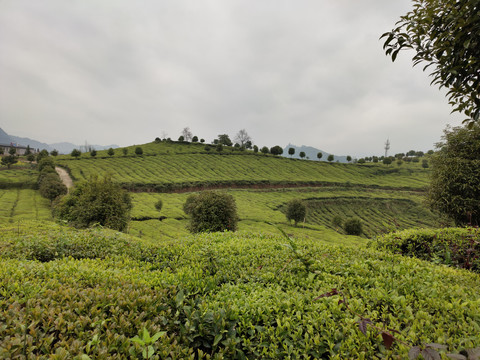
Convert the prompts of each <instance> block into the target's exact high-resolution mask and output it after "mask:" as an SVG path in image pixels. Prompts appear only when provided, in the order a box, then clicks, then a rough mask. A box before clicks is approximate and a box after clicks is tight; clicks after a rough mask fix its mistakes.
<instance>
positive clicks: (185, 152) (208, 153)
mask: <svg viewBox="0 0 480 360" xmlns="http://www.w3.org/2000/svg"><path fill="white" fill-rule="evenodd" d="M134 148H135V147H132V148H127V155H124V154H123V152H122V151H121V150H116V152H115V154H114V155H113V156H108V155H107V154H106V152H105V151H103V152H99V153H98V154H97V156H96V157H95V158H93V157H91V156H90V154H89V153H84V154H82V156H81V157H80V158H79V159H74V158H72V157H71V156H62V157H59V158H58V163H59V164H60V165H61V166H64V167H66V168H68V169H69V170H70V172H71V174H72V176H73V177H74V179H76V180H82V179H87V178H88V177H89V176H91V175H93V174H97V175H102V174H107V173H109V174H110V175H111V176H112V178H113V179H114V180H115V181H116V182H119V183H122V184H123V185H124V186H125V188H127V189H130V190H135V191H171V190H175V189H181V188H191V189H194V188H199V187H200V188H205V187H208V188H215V187H225V186H250V187H252V186H262V187H267V186H283V187H287V186H307V185H308V186H325V185H339V184H349V185H358V186H366V187H369V186H370V187H379V186H380V187H386V188H404V189H417V190H421V189H423V188H424V187H425V186H426V184H427V181H428V171H426V170H425V169H422V168H421V166H420V165H414V164H412V165H410V164H409V165H404V166H401V167H398V166H396V165H391V166H386V165H383V164H365V165H360V164H342V163H325V162H317V161H307V160H296V159H288V158H284V157H277V156H273V155H264V154H260V153H257V154H256V153H253V152H252V151H239V150H235V149H234V148H225V149H224V150H223V151H222V152H221V153H218V152H217V151H215V148H211V149H210V150H206V149H205V146H204V145H200V144H189V143H187V144H172V143H170V144H169V143H163V142H161V143H149V144H145V145H142V148H143V155H142V156H136V155H135V153H134Z"/></svg>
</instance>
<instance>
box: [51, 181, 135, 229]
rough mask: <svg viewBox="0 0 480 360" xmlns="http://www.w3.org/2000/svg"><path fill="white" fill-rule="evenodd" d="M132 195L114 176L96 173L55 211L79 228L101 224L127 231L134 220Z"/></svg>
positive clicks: (81, 184)
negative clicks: (115, 181) (131, 213)
mask: <svg viewBox="0 0 480 360" xmlns="http://www.w3.org/2000/svg"><path fill="white" fill-rule="evenodd" d="M131 208H132V202H131V199H130V195H129V194H128V193H127V192H126V191H125V190H123V189H122V188H121V187H120V185H118V184H116V183H114V182H113V181H112V179H111V178H110V177H108V176H107V177H105V178H98V177H96V176H92V177H91V178H90V179H89V181H86V182H83V183H80V184H78V185H76V186H75V188H74V189H73V190H72V191H71V192H70V193H69V194H68V195H67V196H65V197H64V198H63V199H62V200H61V201H60V202H59V204H58V205H57V206H56V208H55V215H57V216H58V217H59V218H61V219H63V220H66V221H67V222H68V223H70V224H71V225H73V226H75V227H78V228H86V227H89V226H92V225H94V224H99V225H102V226H105V227H108V228H110V229H115V230H120V231H124V230H125V229H126V228H127V225H128V222H129V220H130V210H131Z"/></svg>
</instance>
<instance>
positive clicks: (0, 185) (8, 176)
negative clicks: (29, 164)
mask: <svg viewBox="0 0 480 360" xmlns="http://www.w3.org/2000/svg"><path fill="white" fill-rule="evenodd" d="M37 176H38V174H37V172H36V171H35V170H33V169H30V168H25V167H24V166H12V168H11V169H7V168H3V169H0V189H11V188H24V189H26V188H33V187H34V186H35V184H36V180H37Z"/></svg>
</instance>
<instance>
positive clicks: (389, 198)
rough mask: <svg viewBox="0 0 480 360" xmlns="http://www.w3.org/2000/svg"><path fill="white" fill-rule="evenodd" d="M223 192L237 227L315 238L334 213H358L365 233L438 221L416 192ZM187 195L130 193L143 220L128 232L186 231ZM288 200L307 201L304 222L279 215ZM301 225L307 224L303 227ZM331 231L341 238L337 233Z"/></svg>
mask: <svg viewBox="0 0 480 360" xmlns="http://www.w3.org/2000/svg"><path fill="white" fill-rule="evenodd" d="M226 192H227V193H228V194H231V195H232V196H233V197H234V198H235V201H236V204H237V208H238V214H239V217H240V224H239V228H240V229H241V230H245V231H257V230H259V231H262V229H263V231H270V232H275V231H276V230H275V228H273V227H270V226H269V225H267V224H266V223H267V222H269V223H274V224H277V225H280V226H282V227H283V226H284V230H286V231H290V232H293V233H295V234H297V235H299V234H305V235H307V233H308V235H309V236H311V235H313V236H316V237H317V238H320V237H322V236H324V235H325V234H323V232H324V230H325V228H328V229H332V230H338V229H335V228H334V227H333V225H332V219H333V217H334V216H335V215H340V216H341V217H342V218H343V219H347V218H349V217H353V216H357V217H360V218H361V219H362V221H363V224H364V229H365V230H366V231H365V233H366V235H367V236H373V235H375V234H379V233H382V232H385V231H387V230H391V229H405V228H407V227H436V226H438V225H439V223H438V217H437V216H436V214H433V213H431V212H430V211H428V210H427V209H425V207H424V206H423V204H422V197H421V194H418V193H416V192H408V191H398V190H397V191H389V190H381V189H368V190H365V189H355V188H345V187H344V188H342V187H326V188H305V189H281V190H227V191H226ZM188 195H189V194H185V193H182V194H175V193H168V194H148V193H138V194H133V205H134V206H133V211H132V217H133V219H134V220H135V219H136V220H144V221H132V223H131V225H130V229H131V231H132V233H133V234H135V235H141V236H147V237H150V238H154V239H159V238H162V237H177V236H185V235H187V234H188V232H187V231H186V229H185V226H186V222H187V217H186V215H185V213H184V212H183V204H184V203H185V201H186V199H187V197H188ZM160 199H161V200H162V202H163V208H162V211H161V212H160V213H159V212H158V211H157V210H156V209H155V206H154V205H155V203H156V202H157V201H158V200H160ZM292 199H304V200H305V203H306V204H307V218H306V224H304V225H303V226H300V227H298V228H293V227H291V226H289V225H288V223H287V221H286V218H285V207H286V204H287V203H288V202H289V201H290V200H292ZM160 216H162V217H164V219H163V220H162V221H159V220H157V219H158V218H159V217H160ZM148 219H151V220H148ZM145 220H146V221H145ZM258 224H260V227H259V225H258ZM305 226H306V227H307V228H310V229H307V230H305ZM310 230H312V232H313V233H314V234H312V232H311V231H310ZM315 232H316V234H315ZM321 233H322V234H321ZM335 234H336V235H337V236H338V241H339V242H341V241H342V239H341V238H342V236H341V235H340V234H337V233H335ZM330 236H331V235H327V237H330Z"/></svg>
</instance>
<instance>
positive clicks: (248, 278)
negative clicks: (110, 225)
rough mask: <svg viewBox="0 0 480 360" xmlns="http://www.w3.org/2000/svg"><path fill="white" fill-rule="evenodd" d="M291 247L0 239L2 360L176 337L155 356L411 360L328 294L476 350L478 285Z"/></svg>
mask: <svg viewBox="0 0 480 360" xmlns="http://www.w3.org/2000/svg"><path fill="white" fill-rule="evenodd" d="M294 243H295V246H297V247H298V250H297V251H296V252H294V251H292V250H291V249H289V246H288V245H289V242H288V240H286V239H285V238H282V237H278V236H274V237H272V236H265V235H259V234H256V235H248V234H230V233H226V234H212V235H200V236H196V237H193V236H189V237H186V238H182V239H175V240H171V241H165V242H163V243H160V244H158V243H157V244H152V243H148V242H144V241H141V240H139V239H136V238H133V237H128V236H126V235H123V234H118V233H115V232H112V231H105V230H101V229H94V230H88V231H77V230H73V229H69V228H63V227H59V226H56V225H55V226H54V225H45V224H43V223H31V224H24V225H22V227H20V229H18V228H17V227H16V226H12V227H11V228H8V227H0V248H1V249H2V251H1V252H0V254H1V257H0V283H1V288H2V301H0V314H2V319H3V320H2V321H3V322H4V323H5V324H6V325H7V326H4V327H0V357H3V358H14V357H15V356H20V355H21V354H24V353H25V352H26V353H29V354H30V356H40V355H42V354H53V353H55V352H57V354H59V355H58V356H60V354H62V353H63V356H64V357H59V358H73V357H75V356H80V355H81V354H85V353H87V352H88V353H89V355H90V356H91V358H95V359H107V358H109V359H113V358H129V356H132V358H136V357H138V356H141V355H140V352H141V349H140V348H139V347H136V346H135V344H134V343H133V342H131V341H129V339H131V338H133V337H134V336H135V335H136V334H138V333H139V332H140V331H141V330H142V328H143V327H146V328H147V329H148V330H149V331H150V333H151V334H152V333H155V332H156V331H166V334H165V336H163V337H162V338H161V339H160V340H159V341H158V342H157V343H156V344H155V345H154V350H155V351H156V352H157V353H158V354H159V355H160V356H161V357H162V358H165V357H166V356H168V355H169V354H170V356H172V357H177V358H187V356H188V354H193V353H197V354H199V353H200V351H201V352H207V353H213V354H217V355H221V354H223V356H224V358H235V357H240V354H241V353H243V354H244V355H245V356H246V357H247V358H272V359H273V358H287V357H291V358H300V357H302V358H304V357H305V358H329V359H347V358H348V359H372V358H376V357H381V358H407V352H408V349H409V347H408V346H405V345H402V344H399V343H396V344H394V346H393V347H392V349H391V350H386V349H385V347H384V346H383V345H382V340H381V337H380V336H379V334H378V333H376V332H375V331H373V329H371V328H370V329H371V331H369V332H368V333H367V336H364V335H363V334H362V333H361V332H360V331H359V329H358V323H357V320H358V317H357V316H355V315H353V314H351V313H350V312H348V311H346V310H345V306H344V305H342V304H341V303H339V296H334V297H327V298H320V299H316V298H317V297H318V296H319V295H321V294H323V293H325V292H328V291H330V290H331V289H332V288H337V289H340V290H342V291H344V292H345V294H346V296H347V297H348V300H349V304H350V306H351V307H352V308H353V309H354V311H355V312H357V313H359V314H362V315H364V316H366V317H368V318H370V319H371V320H372V321H373V323H374V324H375V325H377V326H379V327H383V325H382V322H386V323H388V328H390V329H393V330H395V331H398V332H399V333H395V336H396V337H397V338H398V339H400V340H402V341H403V342H406V343H409V344H411V345H420V344H426V343H432V342H435V343H440V344H443V345H445V346H447V348H448V349H447V351H448V352H455V353H458V352H459V351H460V350H461V349H463V348H473V347H476V346H480V338H479V337H478V333H479V332H480V326H479V323H480V306H479V305H480V304H479V300H478V294H479V293H480V285H479V284H480V277H479V275H477V274H473V273H469V272H467V271H459V270H454V269H450V268H446V267H443V266H437V265H434V264H431V263H426V262H423V261H420V260H415V259H409V258H404V257H401V256H398V255H390V254H386V253H383V252H378V251H374V250H371V249H366V248H358V247H349V246H338V245H326V244H323V243H319V242H318V241H315V240H314V239H297V240H295V241H294ZM34 259H37V260H42V261H47V260H48V262H40V261H34ZM300 259H308V260H309V261H311V263H310V264H311V265H310V267H309V268H306V267H305V266H304V265H302V261H300ZM22 326H23V327H22ZM25 327H28V332H27V333H26V332H25ZM94 338H95V339H97V341H96V342H95V343H94V346H91V345H92V340H93V339H94ZM89 342H90V345H88V344H89ZM214 344H215V345H214ZM240 358H241V357H240Z"/></svg>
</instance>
